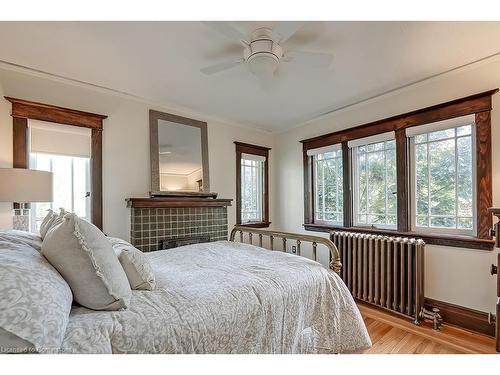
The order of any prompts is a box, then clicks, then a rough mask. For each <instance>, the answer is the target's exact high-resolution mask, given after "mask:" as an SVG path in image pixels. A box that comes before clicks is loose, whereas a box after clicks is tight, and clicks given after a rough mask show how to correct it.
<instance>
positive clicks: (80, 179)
mask: <svg viewBox="0 0 500 375" xmlns="http://www.w3.org/2000/svg"><path fill="white" fill-rule="evenodd" d="M28 125H29V130H30V132H29V133H30V137H29V139H30V145H29V150H30V153H29V156H30V157H29V167H30V168H31V169H38V170H44V171H48V172H52V173H53V174H54V177H53V179H54V180H53V189H54V194H53V197H54V201H53V202H49V203H33V204H32V210H31V230H32V231H33V232H36V231H38V230H39V229H40V224H41V222H42V220H43V218H44V217H45V215H46V214H47V209H49V208H51V209H53V210H55V211H56V212H57V211H58V210H59V208H64V209H65V210H67V211H69V212H74V213H76V214H77V215H78V216H80V217H83V218H86V219H87V220H89V221H90V130H89V129H86V128H77V127H74V126H67V125H61V124H54V123H48V122H42V121H36V120H30V121H29V124H28Z"/></svg>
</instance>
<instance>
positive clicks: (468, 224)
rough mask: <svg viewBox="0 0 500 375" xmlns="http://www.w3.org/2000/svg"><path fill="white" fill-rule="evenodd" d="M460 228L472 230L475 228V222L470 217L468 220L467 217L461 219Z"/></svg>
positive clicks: (459, 220) (459, 219) (459, 221)
mask: <svg viewBox="0 0 500 375" xmlns="http://www.w3.org/2000/svg"><path fill="white" fill-rule="evenodd" d="M458 228H459V229H469V230H470V229H472V228H473V222H472V218H471V217H468V218H465V217H460V218H458Z"/></svg>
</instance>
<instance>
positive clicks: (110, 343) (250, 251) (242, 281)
mask: <svg viewBox="0 0 500 375" xmlns="http://www.w3.org/2000/svg"><path fill="white" fill-rule="evenodd" d="M239 230H240V233H243V231H246V230H247V229H243V228H240V229H239ZM250 231H251V230H250ZM6 233H7V232H3V233H2V234H3V235H0V251H8V250H9V248H10V247H11V245H12V246H13V247H16V248H19V246H24V247H26V248H32V249H35V250H37V251H39V247H40V240H39V239H37V238H36V236H33V235H21V234H19V233H17V234H16V233H14V232H8V235H6ZM269 233H270V232H269ZM274 233H275V234H274V235H271V237H275V238H276V239H278V238H279V240H280V241H282V243H285V242H286V239H285V240H283V239H282V237H279V235H278V234H277V233H278V232H274ZM235 234H236V232H233V234H232V236H231V239H232V240H233V241H218V242H211V243H201V244H194V245H188V246H183V247H178V248H175V249H169V250H162V251H156V252H151V253H148V254H147V257H148V259H149V261H150V263H151V265H152V268H153V270H154V273H155V277H156V289H155V290H153V291H140V290H135V291H133V293H132V300H131V303H130V307H129V308H128V309H126V310H121V311H112V312H109V311H93V310H90V309H87V308H84V307H81V306H77V305H73V307H72V308H71V312H70V314H69V320H68V323H67V327H66V330H65V332H64V339H63V341H62V346H61V347H60V348H59V349H58V350H57V352H59V353H352V352H362V351H363V350H365V349H367V348H369V347H370V346H371V342H370V338H369V336H368V333H367V331H366V328H365V325H364V323H363V320H362V317H361V315H360V313H359V311H358V309H357V307H356V305H355V303H354V301H353V299H352V297H351V295H350V293H349V291H348V289H347V288H346V286H345V285H344V283H343V281H342V280H341V279H340V277H339V276H338V275H337V274H336V273H335V272H334V271H332V270H331V269H328V268H327V267H324V266H322V265H321V264H319V263H317V262H315V261H313V260H310V259H307V258H305V257H301V256H297V255H295V254H290V253H287V252H282V251H269V250H266V249H263V248H262V247H259V246H255V245H251V244H245V243H240V242H235ZM263 234H266V232H265V231H262V230H257V231H256V233H255V237H254V238H258V242H261V241H262V236H263ZM267 234H268V233H267ZM289 235H292V234H289ZM30 236H32V237H30ZM250 237H251V236H250ZM283 238H284V237H283ZM301 238H304V236H302V237H301V236H298V237H293V238H292V239H293V240H294V241H298V246H299V252H300V245H301ZM305 239H307V240H311V239H312V240H313V242H314V243H316V242H315V241H314V239H316V241H319V242H318V243H327V242H325V241H328V240H326V239H324V238H321V237H314V236H306V238H305ZM271 242H272V240H271ZM260 244H262V243H260ZM327 244H328V243H327ZM314 251H316V245H314ZM332 256H333V259H331V263H330V264H331V266H332V267H333V268H338V267H339V262H338V254H337V255H336V254H333V255H332ZM336 256H337V257H336ZM335 257H336V258H335Z"/></svg>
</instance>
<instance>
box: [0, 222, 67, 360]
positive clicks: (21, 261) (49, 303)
mask: <svg viewBox="0 0 500 375" xmlns="http://www.w3.org/2000/svg"><path fill="white" fill-rule="evenodd" d="M12 232H17V231H12ZM12 235H13V236H15V233H13V234H12ZM6 237H7V236H0V280H1V284H0V353H33V352H39V353H56V352H58V350H59V348H60V347H61V343H62V340H63V338H64V334H65V332H66V327H67V325H68V320H69V313H70V310H71V303H72V302H73V296H72V295H71V289H70V288H69V286H68V284H67V283H66V282H65V281H64V279H63V278H62V277H61V275H60V274H59V273H58V272H57V271H56V270H55V269H54V268H53V267H52V266H51V265H50V264H49V262H48V261H47V260H46V259H45V258H44V257H43V256H42V255H41V254H40V253H39V252H38V251H37V250H35V249H34V248H32V247H30V246H29V245H26V244H23V243H19V242H12V241H10V240H8V239H7V238H6Z"/></svg>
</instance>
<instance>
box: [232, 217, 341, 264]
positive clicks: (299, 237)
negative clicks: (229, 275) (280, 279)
mask: <svg viewBox="0 0 500 375" xmlns="http://www.w3.org/2000/svg"><path fill="white" fill-rule="evenodd" d="M238 232H239V234H240V242H244V235H243V234H244V233H248V243H250V244H252V245H257V246H259V247H263V246H262V244H263V241H262V239H263V237H265V236H267V237H269V244H270V249H269V250H275V249H274V244H275V241H274V240H275V239H278V240H279V239H281V251H284V252H286V249H287V241H288V240H291V241H295V245H296V251H297V255H300V247H301V244H302V243H303V242H310V243H312V254H313V259H314V260H315V261H316V260H317V258H316V251H317V247H318V244H321V245H324V246H326V247H327V248H328V250H329V251H330V254H329V266H330V269H332V270H333V271H335V272H336V273H340V270H341V268H342V263H341V262H340V253H339V251H338V250H337V247H336V246H335V244H334V243H333V242H332V241H331V240H329V239H328V238H325V237H320V236H311V235H308V234H299V233H289V232H279V231H273V230H267V229H257V228H252V227H245V226H238V225H237V226H235V227H234V228H233V230H232V231H231V235H230V237H229V240H230V241H233V242H234V240H235V238H236V234H237V233H238ZM254 235H255V236H256V237H257V239H258V242H257V243H256V244H254V243H253V237H254Z"/></svg>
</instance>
